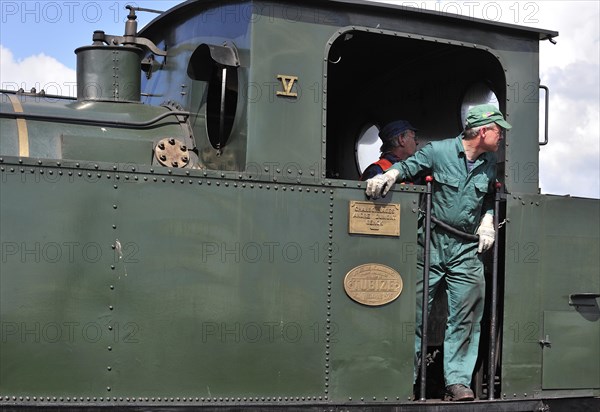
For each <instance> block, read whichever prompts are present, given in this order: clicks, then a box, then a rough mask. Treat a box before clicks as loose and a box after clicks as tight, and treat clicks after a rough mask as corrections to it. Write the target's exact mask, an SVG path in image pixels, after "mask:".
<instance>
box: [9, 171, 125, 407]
mask: <svg viewBox="0 0 600 412" xmlns="http://www.w3.org/2000/svg"><path fill="white" fill-rule="evenodd" d="M23 170H24V172H23V173H21V172H20V171H18V170H17V171H15V172H14V173H5V172H2V173H1V176H2V181H1V184H0V198H1V202H2V203H1V204H2V207H1V208H0V224H1V230H0V237H1V246H2V260H1V262H0V323H1V327H0V330H1V338H0V340H1V342H0V364H1V365H2V367H1V368H0V371H1V372H0V391H2V393H14V394H15V395H30V396H31V395H35V396H42V395H49V396H50V395H51V396H59V395H60V396H63V395H64V396H66V395H69V396H73V395H90V394H102V393H104V392H105V390H106V389H105V388H106V384H107V383H108V382H107V376H105V372H106V365H107V364H108V358H109V351H108V350H107V348H108V346H109V345H111V342H112V341H113V339H114V335H113V334H112V332H111V331H109V330H108V329H107V326H108V322H109V319H110V308H109V305H108V298H109V295H110V290H109V287H108V283H107V282H108V276H109V275H110V265H111V264H114V262H115V256H114V251H113V250H112V249H111V239H112V238H113V237H112V236H113V233H112V229H111V226H110V213H111V211H112V207H111V206H112V200H111V197H113V196H114V195H113V193H112V192H111V191H114V189H112V182H111V181H110V180H109V181H107V182H101V183H99V182H98V179H97V178H90V177H88V176H87V174H85V173H83V174H82V176H81V177H79V176H77V172H75V174H74V175H73V176H69V175H68V173H67V172H66V171H65V172H64V174H63V175H62V176H61V175H58V173H57V172H56V171H54V172H53V174H49V171H48V170H46V171H45V172H46V173H44V174H39V173H38V172H37V171H36V172H35V173H33V174H32V173H30V168H27V169H23ZM57 193H60V194H61V195H60V196H57ZM65 199H68V201H69V203H68V204H67V202H66V201H65ZM41 210H43V211H44V213H41V212H40V211H41Z"/></svg>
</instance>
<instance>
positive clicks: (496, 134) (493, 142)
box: [482, 123, 504, 152]
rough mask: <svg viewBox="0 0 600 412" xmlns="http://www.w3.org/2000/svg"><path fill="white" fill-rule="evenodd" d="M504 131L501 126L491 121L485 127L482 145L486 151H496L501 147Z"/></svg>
mask: <svg viewBox="0 0 600 412" xmlns="http://www.w3.org/2000/svg"><path fill="white" fill-rule="evenodd" d="M503 135H504V131H503V130H502V128H501V127H500V126H498V125H497V124H495V123H491V124H489V125H486V126H484V127H483V140H482V147H483V149H484V150H485V151H486V152H496V151H498V148H499V147H500V142H501V141H502V139H503V137H504V136H503Z"/></svg>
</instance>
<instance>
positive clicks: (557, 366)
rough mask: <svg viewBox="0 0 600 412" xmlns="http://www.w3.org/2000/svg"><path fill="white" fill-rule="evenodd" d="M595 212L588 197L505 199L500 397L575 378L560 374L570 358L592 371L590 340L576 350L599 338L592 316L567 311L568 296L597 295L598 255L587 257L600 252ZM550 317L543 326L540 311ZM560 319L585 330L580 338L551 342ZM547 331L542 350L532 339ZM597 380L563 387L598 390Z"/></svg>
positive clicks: (585, 378)
mask: <svg viewBox="0 0 600 412" xmlns="http://www.w3.org/2000/svg"><path fill="white" fill-rule="evenodd" d="M599 212H600V205H599V203H598V201H597V200H594V199H581V198H570V197H559V196H544V195H526V194H522V195H518V194H514V195H512V196H509V199H508V205H507V218H508V219H510V222H509V223H508V224H507V225H506V226H505V227H506V229H505V230H506V246H505V247H506V255H505V267H506V272H505V282H504V288H505V289H504V290H505V291H504V325H503V331H504V336H503V352H502V353H503V366H502V376H503V386H502V390H503V391H505V392H506V393H508V394H511V395H512V394H513V393H516V394H517V396H524V394H525V393H528V394H532V393H533V394H536V395H538V396H539V395H540V394H542V389H546V385H548V389H556V387H554V388H550V387H551V386H556V380H557V379H559V378H558V377H557V375H556V373H557V371H563V373H567V375H568V374H569V373H574V372H566V371H569V370H572V368H573V367H574V366H573V365H574V364H573V359H574V360H575V362H574V363H575V364H581V363H584V362H587V361H589V362H590V364H591V367H592V368H594V367H595V371H596V372H597V371H598V365H597V364H595V365H594V362H595V361H594V358H595V359H596V360H597V359H598V346H594V345H593V340H592V341H591V342H590V341H588V342H586V344H585V345H586V346H587V347H588V350H587V351H585V350H581V347H580V346H581V345H582V343H581V341H580V340H579V339H580V338H581V337H583V336H588V337H590V336H592V335H595V336H596V337H597V336H599V335H600V323H599V320H598V317H597V316H596V317H594V316H592V317H587V316H583V315H582V314H580V313H578V312H577V310H576V309H575V307H573V306H570V305H569V294H572V293H586V292H587V293H599V292H600V273H599V272H598V267H599V259H600V257H599V256H598V254H597V253H595V252H593V251H597V250H599V249H600V244H599V243H600V240H599V239H600V234H599V231H600V223H599V219H600V213H599ZM596 308H597V307H596ZM548 311H552V312H548ZM554 312H556V313H558V314H559V315H556V316H554V317H552V316H551V317H550V318H549V320H548V319H546V317H544V313H554ZM565 317H567V318H568V319H571V320H572V321H573V322H576V324H579V325H581V326H582V327H583V326H584V325H585V327H586V328H587V329H586V330H582V331H581V332H580V333H579V334H572V333H570V332H569V330H568V329H565V330H559V331H558V333H559V334H560V336H556V334H557V330H556V326H557V322H558V324H560V322H564V320H563V321H561V319H565ZM547 328H549V330H552V334H551V335H550V336H549V340H550V342H553V341H555V340H556V341H557V343H556V344H553V345H552V347H551V348H544V349H542V345H540V343H539V341H540V340H543V339H545V336H546V334H549V332H547V331H546V329H547ZM558 342H561V343H558ZM569 342H570V344H569ZM588 344H589V346H588ZM564 345H570V347H568V349H567V348H565V346H564ZM590 350H591V352H590ZM559 351H560V352H559ZM563 351H564V352H563ZM557 352H559V353H557ZM544 356H546V357H545V358H544ZM544 367H547V368H550V370H549V371H547V370H544V369H543V368H544ZM596 376H597V375H596V374H595V372H594V373H591V374H589V375H586V374H584V373H583V371H581V376H579V377H578V379H577V380H576V381H573V383H572V385H571V386H570V388H577V387H582V385H583V386H586V387H587V388H589V389H591V388H596V390H598V389H600V388H599V387H598V382H597V378H596ZM543 377H544V379H543ZM546 380H548V382H547V384H546V383H545V382H546ZM584 382H585V383H584Z"/></svg>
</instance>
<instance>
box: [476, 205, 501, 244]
mask: <svg viewBox="0 0 600 412" xmlns="http://www.w3.org/2000/svg"><path fill="white" fill-rule="evenodd" d="M477 234H478V235H479V247H478V248H477V253H481V252H485V251H486V250H488V249H489V248H491V247H492V245H493V244H494V239H495V238H496V231H495V230H494V216H492V215H490V214H489V213H486V214H485V215H483V218H482V219H481V223H480V224H479V227H478V228H477Z"/></svg>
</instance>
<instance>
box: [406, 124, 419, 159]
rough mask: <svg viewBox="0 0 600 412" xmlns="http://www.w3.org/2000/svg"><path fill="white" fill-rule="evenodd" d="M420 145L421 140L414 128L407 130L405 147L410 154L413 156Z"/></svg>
mask: <svg viewBox="0 0 600 412" xmlns="http://www.w3.org/2000/svg"><path fill="white" fill-rule="evenodd" d="M418 145H419V141H418V139H417V134H416V133H415V131H414V130H407V131H406V132H405V133H404V147H405V148H406V151H407V153H408V155H409V156H412V155H414V154H415V152H416V151H417V146H418Z"/></svg>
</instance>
